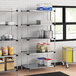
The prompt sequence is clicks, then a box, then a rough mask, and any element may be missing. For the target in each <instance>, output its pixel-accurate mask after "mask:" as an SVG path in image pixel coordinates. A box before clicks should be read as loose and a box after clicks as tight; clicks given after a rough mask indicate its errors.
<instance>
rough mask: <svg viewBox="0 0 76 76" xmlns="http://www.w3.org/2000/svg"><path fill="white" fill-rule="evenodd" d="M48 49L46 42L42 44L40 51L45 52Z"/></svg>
mask: <svg viewBox="0 0 76 76" xmlns="http://www.w3.org/2000/svg"><path fill="white" fill-rule="evenodd" d="M45 51H46V50H45V46H44V44H41V47H40V52H41V53H44V52H45Z"/></svg>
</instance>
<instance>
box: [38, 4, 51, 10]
mask: <svg viewBox="0 0 76 76" xmlns="http://www.w3.org/2000/svg"><path fill="white" fill-rule="evenodd" d="M37 10H40V11H52V5H51V4H50V3H41V4H37Z"/></svg>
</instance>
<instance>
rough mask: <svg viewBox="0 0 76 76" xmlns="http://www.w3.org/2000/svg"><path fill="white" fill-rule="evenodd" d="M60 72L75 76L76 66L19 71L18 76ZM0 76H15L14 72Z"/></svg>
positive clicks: (0, 75)
mask: <svg viewBox="0 0 76 76" xmlns="http://www.w3.org/2000/svg"><path fill="white" fill-rule="evenodd" d="M56 71H61V72H64V73H66V74H68V75H70V76H76V65H74V64H73V65H70V68H69V69H67V68H66V67H65V66H56V67H55V68H46V69H38V70H30V71H28V70H25V69H24V70H19V71H18V76H26V75H28V74H30V75H31V74H39V73H48V72H56ZM0 76H17V73H16V72H9V73H5V74H0Z"/></svg>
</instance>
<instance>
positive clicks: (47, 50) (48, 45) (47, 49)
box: [46, 44, 51, 52]
mask: <svg viewBox="0 0 76 76" xmlns="http://www.w3.org/2000/svg"><path fill="white" fill-rule="evenodd" d="M50 51H51V48H50V44H47V47H46V52H50Z"/></svg>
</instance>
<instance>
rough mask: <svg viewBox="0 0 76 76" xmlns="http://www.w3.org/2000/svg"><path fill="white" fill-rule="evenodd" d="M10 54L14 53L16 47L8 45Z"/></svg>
mask: <svg viewBox="0 0 76 76" xmlns="http://www.w3.org/2000/svg"><path fill="white" fill-rule="evenodd" d="M8 54H9V55H14V48H13V47H10V46H8Z"/></svg>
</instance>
